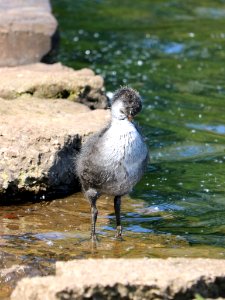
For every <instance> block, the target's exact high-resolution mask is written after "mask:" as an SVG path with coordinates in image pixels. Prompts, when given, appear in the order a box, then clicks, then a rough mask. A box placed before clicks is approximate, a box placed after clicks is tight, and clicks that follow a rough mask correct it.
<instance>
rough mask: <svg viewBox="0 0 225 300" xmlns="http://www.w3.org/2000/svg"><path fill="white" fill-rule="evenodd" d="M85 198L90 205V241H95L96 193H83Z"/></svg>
mask: <svg viewBox="0 0 225 300" xmlns="http://www.w3.org/2000/svg"><path fill="white" fill-rule="evenodd" d="M85 195H86V197H87V198H88V200H89V202H90V205H91V239H92V241H96V240H97V237H96V232H95V225H96V221H97V216H98V209H97V207H96V201H97V199H98V192H97V191H96V190H94V189H89V190H87V191H86V192H85Z"/></svg>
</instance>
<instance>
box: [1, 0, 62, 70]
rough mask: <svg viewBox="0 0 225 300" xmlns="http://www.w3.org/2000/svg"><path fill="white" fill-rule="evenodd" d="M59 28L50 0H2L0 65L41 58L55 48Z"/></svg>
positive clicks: (19, 63)
mask: <svg viewBox="0 0 225 300" xmlns="http://www.w3.org/2000/svg"><path fill="white" fill-rule="evenodd" d="M56 30H57V21H56V19H55V18H54V16H53V15H52V13H51V7H50V2H49V0H39V1H32V0H20V1H18V0H10V1H5V0H0V45H1V47H0V66H15V65H21V64H28V63H34V62H38V61H40V60H41V59H42V58H43V57H44V56H45V55H46V54H47V53H48V52H49V51H50V50H51V49H52V46H53V44H54V43H53V39H54V37H55V35H56Z"/></svg>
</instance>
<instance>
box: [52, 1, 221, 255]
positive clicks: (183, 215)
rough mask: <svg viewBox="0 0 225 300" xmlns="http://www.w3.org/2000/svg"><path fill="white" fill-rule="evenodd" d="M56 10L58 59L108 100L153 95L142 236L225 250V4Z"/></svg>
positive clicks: (59, 5)
mask: <svg viewBox="0 0 225 300" xmlns="http://www.w3.org/2000/svg"><path fill="white" fill-rule="evenodd" d="M52 3H53V7H54V12H55V15H56V17H57V18H58V19H59V23H60V32H61V41H62V44H61V48H60V53H59V56H58V59H59V60H60V61H62V62H63V63H65V64H66V65H69V66H71V67H74V68H76V69H77V68H81V67H90V68H92V69H94V70H95V72H96V73H98V74H101V75H102V76H103V77H104V78H105V84H106V90H107V91H108V92H112V91H114V90H115V89H116V88H118V87H119V86H120V85H124V84H128V85H131V86H132V87H134V88H136V89H137V90H139V91H140V93H141V95H142V96H143V99H144V109H143V112H142V114H141V115H140V116H139V117H138V118H137V119H138V122H139V123H140V125H141V126H142V127H143V131H144V134H145V135H146V136H147V137H148V145H149V148H150V153H151V164H150V165H149V168H148V172H147V174H146V176H145V177H144V179H143V180H142V181H141V183H140V184H139V185H138V186H137V187H136V188H135V190H134V192H133V194H132V195H131V197H132V198H133V199H137V198H138V199H142V200H144V201H145V205H146V208H145V210H144V212H145V213H144V214H143V213H140V212H137V213H136V214H135V215H134V216H131V218H132V223H133V224H135V225H136V227H135V228H136V229H135V230H136V231H140V232H143V234H145V233H146V232H148V231H149V232H153V233H160V234H161V233H167V234H173V235H180V236H181V237H182V238H184V239H185V240H187V241H188V242H189V243H190V244H191V245H207V246H208V247H209V248H210V247H214V246H219V247H224V246H225V234H224V233H225V172H224V171H225V168H224V160H225V79H224V78H225V64H224V60H225V1H223V0H221V1H215V0H213V1H212V0H211V1H210V0H209V1H198V2H196V1H176V0H175V1H158V0H157V1H156V0H155V1H152V0H150V1H147V0H141V1H132V0H124V1H118V0H105V1H101V0H99V1H97V0H96V1H89V0H83V1H69V0H68V1H59V0H53V1H52ZM137 203H138V200H137ZM151 211H157V212H158V213H159V214H169V215H170V216H171V218H170V219H167V218H163V217H160V218H158V219H157V220H151ZM130 226H131V225H130ZM181 255H182V254H181ZM221 255H223V256H224V252H223V253H222V254H221Z"/></svg>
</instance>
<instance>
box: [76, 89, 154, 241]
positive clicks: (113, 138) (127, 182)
mask: <svg viewBox="0 0 225 300" xmlns="http://www.w3.org/2000/svg"><path fill="white" fill-rule="evenodd" d="M141 109H142V99H141V96H140V94H139V93H138V92H137V91H136V90H134V89H133V88H131V87H128V86H125V87H121V88H119V89H118V90H116V91H115V93H114V94H113V97H112V99H111V118H110V121H109V123H108V124H107V125H106V126H105V127H104V128H103V129H102V130H100V131H99V132H97V133H95V134H93V135H92V136H90V137H89V138H88V139H87V140H86V142H85V143H83V145H82V146H81V150H80V153H79V154H78V156H77V160H76V173H77V176H78V178H79V180H80V183H81V187H82V190H83V193H84V195H85V197H86V198H87V200H88V201H89V203H90V206H91V239H92V240H93V241H96V240H97V236H96V221H97V216H98V209H97V205H96V202H97V199H98V198H99V197H100V196H101V195H103V194H105V195H108V196H113V197H114V211H115V217H116V237H117V238H121V239H122V225H121V217H120V207H121V197H122V196H124V195H125V194H128V193H130V192H131V191H132V189H133V187H134V186H135V185H136V184H137V183H138V181H139V180H140V179H141V178H142V176H143V174H144V172H145V169H146V166H147V163H148V159H149V154H148V152H149V151H148V147H147V145H146V143H145V140H144V137H143V136H142V134H141V132H140V129H139V128H138V127H137V125H136V124H135V123H134V121H133V118H134V117H135V116H136V115H137V114H138V113H139V112H140V111H141Z"/></svg>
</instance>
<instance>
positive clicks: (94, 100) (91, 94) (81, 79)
mask: <svg viewBox="0 0 225 300" xmlns="http://www.w3.org/2000/svg"><path fill="white" fill-rule="evenodd" d="M0 80H1V85H0V97H2V98H4V99H16V98H18V97H21V96H24V95H26V96H30V97H36V98H63V99H69V100H73V101H78V102H82V103H84V104H86V105H87V106H89V107H90V108H91V109H93V108H106V107H107V98H106V96H105V94H104V91H103V79H102V77H101V76H96V75H95V74H94V72H93V71H92V70H90V69H82V70H79V71H74V70H73V69H71V68H68V67H65V66H63V65H62V64H61V63H56V64H52V65H47V64H43V63H36V64H31V65H26V66H18V67H13V68H0Z"/></svg>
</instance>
